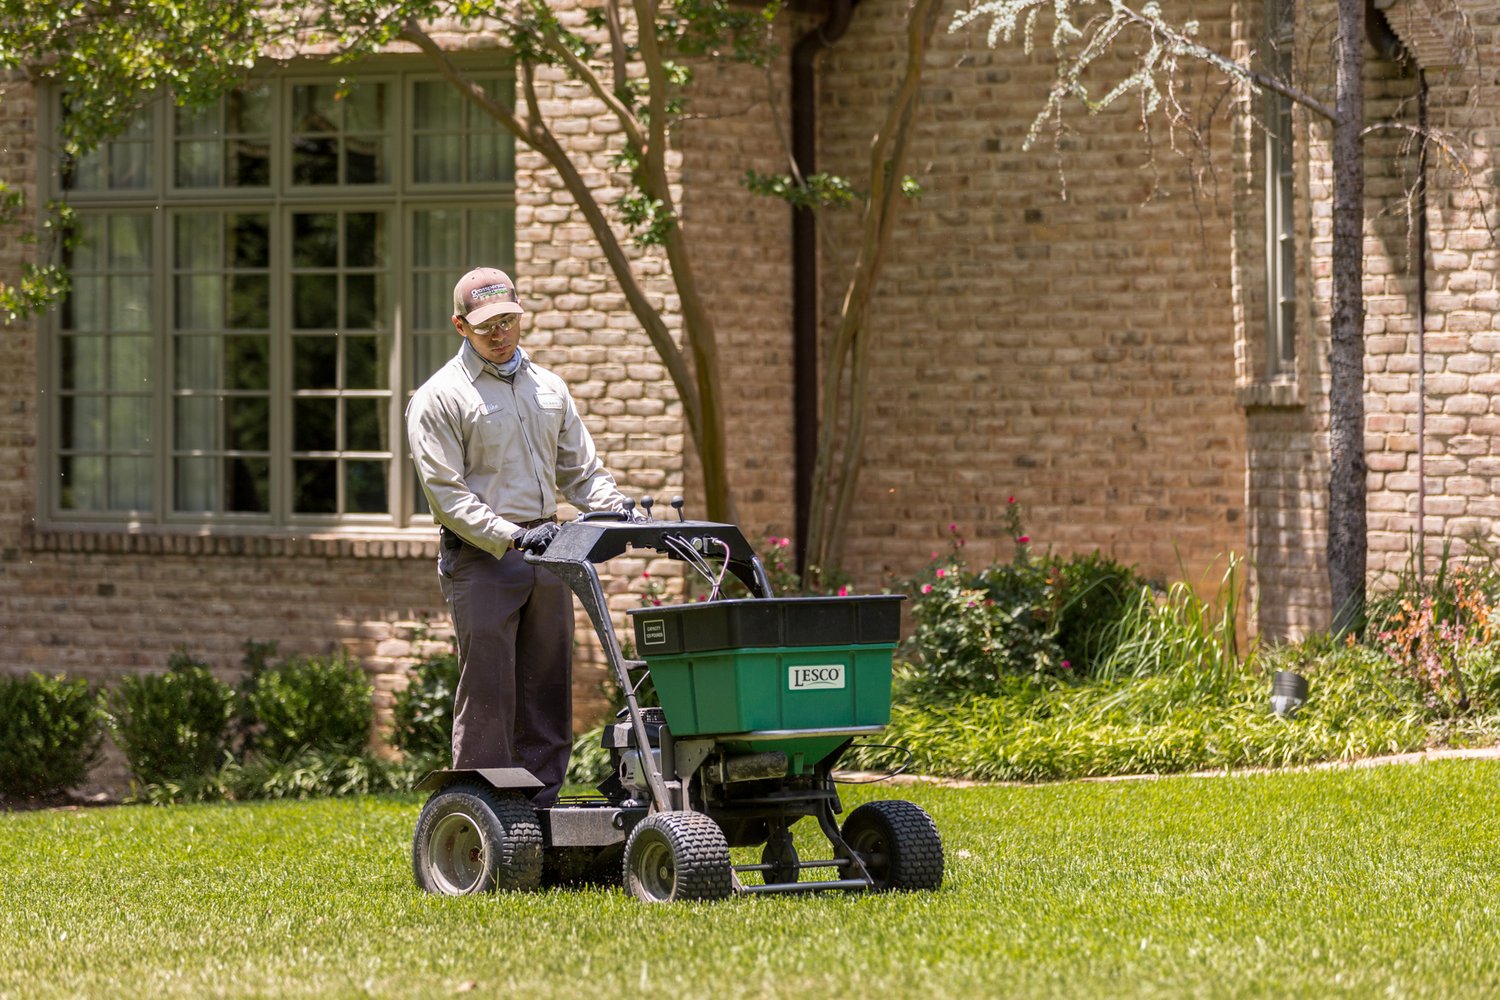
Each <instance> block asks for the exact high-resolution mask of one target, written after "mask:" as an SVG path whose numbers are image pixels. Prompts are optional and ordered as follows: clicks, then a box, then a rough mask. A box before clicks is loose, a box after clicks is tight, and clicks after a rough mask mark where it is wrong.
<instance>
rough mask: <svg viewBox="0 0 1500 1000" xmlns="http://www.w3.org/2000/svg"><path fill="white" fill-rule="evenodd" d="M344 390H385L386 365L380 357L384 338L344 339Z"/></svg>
mask: <svg viewBox="0 0 1500 1000" xmlns="http://www.w3.org/2000/svg"><path fill="white" fill-rule="evenodd" d="M341 339H342V340H343V342H344V388H345V389H383V388H385V385H386V375H385V365H384V364H383V362H382V359H381V357H380V348H381V345H382V344H383V343H384V338H382V337H343V338H341Z"/></svg>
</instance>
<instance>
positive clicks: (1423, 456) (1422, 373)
mask: <svg viewBox="0 0 1500 1000" xmlns="http://www.w3.org/2000/svg"><path fill="white" fill-rule="evenodd" d="M1417 128H1418V129H1419V130H1420V133H1421V134H1420V135H1419V136H1418V137H1417V142H1418V145H1417V198H1416V201H1417V205H1416V213H1417V308H1416V318H1417V592H1418V593H1421V588H1422V577H1423V576H1424V575H1425V574H1426V572H1427V546H1426V542H1427V238H1428V237H1427V71H1426V70H1425V69H1421V68H1418V69H1417Z"/></svg>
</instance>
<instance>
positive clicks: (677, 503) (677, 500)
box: [672, 497, 687, 521]
mask: <svg viewBox="0 0 1500 1000" xmlns="http://www.w3.org/2000/svg"><path fill="white" fill-rule="evenodd" d="M682 504H683V500H682V497H673V498H672V509H673V510H675V511H676V512H677V520H679V521H686V520H687V518H685V517H683V516H682Z"/></svg>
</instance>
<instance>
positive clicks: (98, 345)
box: [62, 337, 108, 389]
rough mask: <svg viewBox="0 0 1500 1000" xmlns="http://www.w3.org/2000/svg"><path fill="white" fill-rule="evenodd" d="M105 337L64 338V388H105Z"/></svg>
mask: <svg viewBox="0 0 1500 1000" xmlns="http://www.w3.org/2000/svg"><path fill="white" fill-rule="evenodd" d="M106 343H107V341H106V340H105V339H104V338H103V337H63V338H62V387H63V388H64V389H102V388H104V370H105V360H106V358H105V352H106V351H107V350H108V348H107V347H106V346H105V345H106Z"/></svg>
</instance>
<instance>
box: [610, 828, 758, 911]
mask: <svg viewBox="0 0 1500 1000" xmlns="http://www.w3.org/2000/svg"><path fill="white" fill-rule="evenodd" d="M624 867H625V887H626V888H627V889H629V890H630V893H631V895H633V896H635V898H636V899H639V900H641V901H642V902H646V903H671V902H677V901H679V900H687V899H723V898H725V897H726V896H728V895H729V894H730V892H732V891H733V889H734V883H733V869H732V868H731V867H730V862H729V841H728V840H726V839H725V837H724V831H723V830H721V829H719V824H717V823H715V822H714V821H713V820H711V819H709V818H708V817H707V816H705V815H703V814H702V813H693V812H664V813H656V814H654V815H652V816H648V817H646V818H645V819H643V820H641V822H640V823H638V824H637V825H636V828H635V829H634V830H632V831H631V832H630V839H629V840H627V841H626V842H625V865H624Z"/></svg>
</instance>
